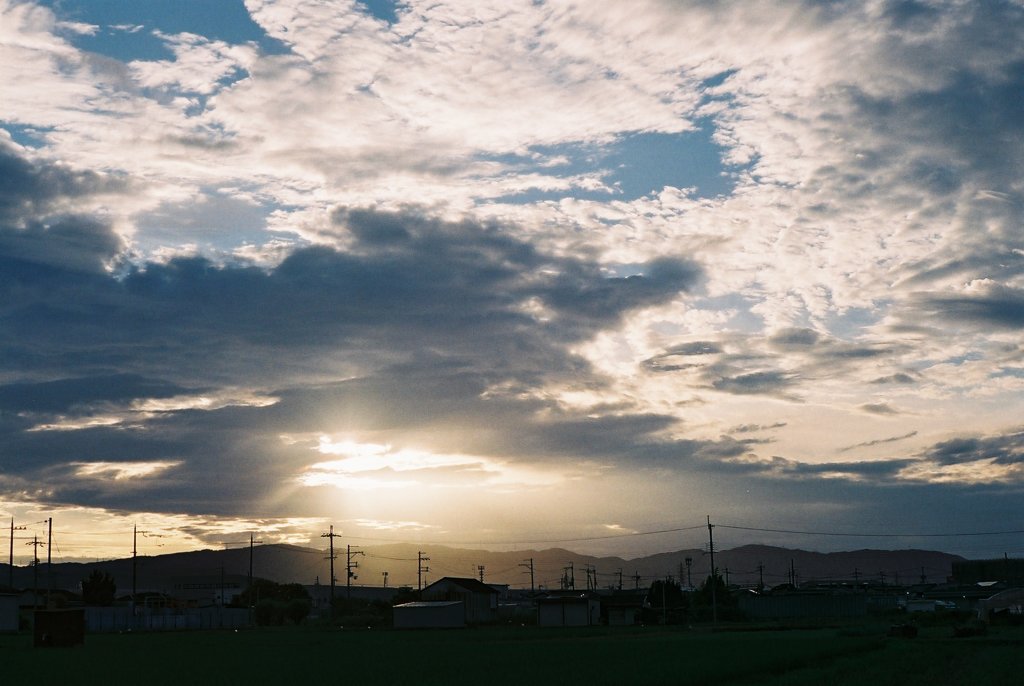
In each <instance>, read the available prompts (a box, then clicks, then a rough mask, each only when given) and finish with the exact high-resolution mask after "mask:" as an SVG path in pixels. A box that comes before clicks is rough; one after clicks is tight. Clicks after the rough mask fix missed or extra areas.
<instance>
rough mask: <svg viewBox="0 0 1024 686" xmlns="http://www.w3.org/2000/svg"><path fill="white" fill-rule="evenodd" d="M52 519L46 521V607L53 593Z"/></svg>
mask: <svg viewBox="0 0 1024 686" xmlns="http://www.w3.org/2000/svg"><path fill="white" fill-rule="evenodd" d="M52 544H53V517H50V518H48V519H47V520H46V607H47V608H49V607H50V594H52V593H53V553H52V551H53V545H52Z"/></svg>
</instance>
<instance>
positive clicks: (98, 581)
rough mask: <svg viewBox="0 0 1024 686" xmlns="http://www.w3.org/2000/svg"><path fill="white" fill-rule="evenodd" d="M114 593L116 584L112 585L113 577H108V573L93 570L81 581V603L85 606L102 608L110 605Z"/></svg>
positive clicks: (112, 601)
mask: <svg viewBox="0 0 1024 686" xmlns="http://www.w3.org/2000/svg"><path fill="white" fill-rule="evenodd" d="M116 593H117V584H115V583H114V577H112V576H110V574H109V573H108V572H101V571H100V570H98V569H94V570H92V572H91V573H90V574H89V576H88V577H87V578H85V579H83V580H82V601H83V602H84V603H85V604H86V605H100V606H103V607H106V606H107V605H112V604H113V603H114V596H115V595H116Z"/></svg>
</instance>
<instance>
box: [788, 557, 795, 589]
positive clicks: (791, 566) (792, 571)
mask: <svg viewBox="0 0 1024 686" xmlns="http://www.w3.org/2000/svg"><path fill="white" fill-rule="evenodd" d="M789 583H791V584H793V588H796V566H795V565H794V563H793V558H789Z"/></svg>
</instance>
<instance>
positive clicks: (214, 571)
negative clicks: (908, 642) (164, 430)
mask: <svg viewBox="0 0 1024 686" xmlns="http://www.w3.org/2000/svg"><path fill="white" fill-rule="evenodd" d="M353 549H355V547H353ZM358 549H359V550H362V551H363V552H364V553H365V554H364V555H360V556H358V557H357V558H355V560H356V561H358V563H359V566H358V568H357V569H355V570H354V571H355V573H356V575H357V578H356V579H354V580H353V585H367V586H378V587H379V586H381V585H383V581H384V576H383V572H384V571H387V572H388V585H389V586H403V585H404V586H415V585H416V581H417V579H416V567H417V553H418V552H419V551H420V550H423V551H424V552H425V553H426V554H427V555H428V556H429V557H430V561H429V562H427V563H426V565H427V566H429V567H430V571H429V572H427V573H426V574H425V582H427V583H429V582H430V581H436V580H437V579H439V578H441V577H443V576H459V577H473V578H479V566H481V565H482V566H483V567H484V581H486V582H487V583H498V584H509V585H510V586H512V587H513V588H529V587H530V574H529V560H530V559H532V560H533V569H534V583H535V585H536V586H537V587H548V588H558V586H559V582H560V579H561V578H562V576H563V574H571V575H572V576H574V577H575V585H576V588H578V589H584V588H586V581H587V576H588V572H587V568H588V567H589V568H590V570H591V572H590V573H591V574H592V575H594V576H592V577H591V578H592V579H593V578H596V579H597V587H599V588H608V587H617V586H618V585H619V583H620V572H621V583H622V586H623V587H624V588H634V587H637V586H639V587H641V588H646V587H647V586H649V585H650V583H651V581H653V580H654V579H661V578H665V577H667V576H672V577H673V578H675V579H679V578H680V577H682V579H683V581H684V582H685V581H686V577H687V575H689V577H690V578H691V579H692V581H693V584H694V585H695V586H697V585H699V584H700V583H701V582H702V581H703V580H704V579H705V578H706V577H707V576H708V574H709V572H710V559H709V556H708V555H706V554H705V553H704V552H703V551H702V550H700V549H690V550H677V551H672V552H664V553H657V554H655V555H649V556H646V557H641V558H636V559H631V560H627V559H623V558H619V557H593V556H589V555H581V554H579V553H574V552H572V551H570V550H566V549H564V548H547V549H544V550H532V549H531V550H517V551H512V552H493V551H488V550H475V549H465V548H451V547H448V546H440V545H421V546H416V545H412V544H403V543H399V544H390V545H382V546H359V547H358ZM335 554H336V556H337V557H336V559H335V561H334V575H335V578H337V579H338V584H339V586H343V585H344V580H345V548H344V547H343V546H342V547H336V548H335ZM687 558H689V559H690V566H689V568H687V566H686V559H687ZM963 559H964V558H962V557H960V556H959V555H951V554H949V553H943V552H939V551H933V550H853V551H846V552H834V553H817V552H811V551H807V550H799V549H788V548H777V547H772V546H763V545H744V546H740V547H738V548H732V549H729V550H721V551H716V552H715V564H716V566H717V567H718V569H719V573H721V574H722V575H723V576H724V575H725V574H726V572H727V571H728V575H729V581H730V583H733V584H739V585H749V586H753V585H756V584H757V583H758V581H759V579H760V578H761V576H762V572H761V571H759V567H760V566H762V565H763V578H764V582H765V584H766V585H768V586H776V585H779V584H781V583H786V582H787V581H788V579H789V570H790V567H791V565H792V568H793V569H794V570H795V572H796V575H797V579H798V581H799V582H800V583H804V582H807V581H812V580H819V581H829V580H833V581H839V580H847V581H853V580H858V581H861V582H863V581H871V582H876V583H877V582H884V583H889V584H891V583H896V582H897V581H898V582H899V583H902V584H907V583H916V582H918V581H920V579H921V577H922V576H923V577H924V579H925V580H926V581H927V582H930V583H935V582H942V581H946V580H947V578H948V577H949V576H950V574H951V573H952V564H953V562H954V561H958V560H963ZM136 564H137V566H138V589H139V591H170V590H171V589H172V588H173V584H174V583H175V580H181V579H182V578H190V577H205V578H215V577H219V575H220V574H221V570H222V568H223V572H224V574H226V575H241V576H245V575H247V574H248V571H249V548H248V547H242V548H230V549H226V550H196V551H190V552H182V553H169V554H166V555H155V556H139V557H138V558H137V561H136ZM8 569H9V568H8V566H7V565H6V564H0V583H6V580H7V573H8V572H7V570H8ZM94 569H98V570H101V571H104V572H108V573H109V574H111V575H112V576H113V577H114V579H115V581H116V583H117V587H118V593H119V594H123V593H125V592H128V591H129V590H130V589H131V579H132V561H131V558H123V559H119V560H105V561H100V562H62V563H54V565H53V578H54V587H55V588H64V589H67V590H75V591H77V590H78V587H79V583H80V581H81V580H82V579H84V578H85V577H86V576H88V575H89V573H90V572H91V571H92V570H94ZM329 570H330V561H329V560H328V559H327V553H326V552H325V551H324V550H320V549H315V548H305V547H301V546H295V545H287V544H273V545H259V546H256V547H255V548H254V550H253V571H254V575H255V576H256V577H260V578H264V579H270V580H272V581H277V582H279V583H301V584H304V585H312V584H314V583H315V582H316V581H317V580H318V579H319V582H320V583H321V584H323V585H327V584H329V580H330V571H329ZM687 571H689V574H687ZM32 577H33V572H32V568H31V567H18V566H16V567H15V568H14V585H15V587H16V588H28V587H31V585H32ZM637 577H639V580H638V579H637ZM47 580H48V572H47V568H46V565H45V563H43V564H41V565H40V568H39V584H40V587H41V588H45V587H46V586H47V583H48V581H47Z"/></svg>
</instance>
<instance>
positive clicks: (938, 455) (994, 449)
mask: <svg viewBox="0 0 1024 686" xmlns="http://www.w3.org/2000/svg"><path fill="white" fill-rule="evenodd" d="M924 457H925V458H927V459H929V460H932V461H934V462H937V463H938V464H942V465H952V464H964V463H970V462H980V461H982V460H986V461H987V460H992V461H994V462H996V463H999V464H1020V463H1022V462H1024V431H1016V432H1012V433H1008V434H1004V435H1001V436H987V437H982V438H973V437H972V438H955V439H952V440H949V441H945V442H943V443H939V444H937V445H935V446H933V447H932V448H931V449H930V450H928V451H927V452H926V453H925V454H924Z"/></svg>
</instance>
